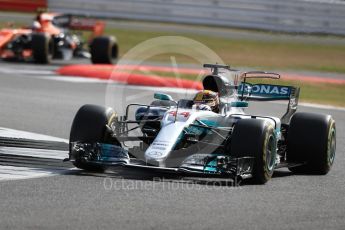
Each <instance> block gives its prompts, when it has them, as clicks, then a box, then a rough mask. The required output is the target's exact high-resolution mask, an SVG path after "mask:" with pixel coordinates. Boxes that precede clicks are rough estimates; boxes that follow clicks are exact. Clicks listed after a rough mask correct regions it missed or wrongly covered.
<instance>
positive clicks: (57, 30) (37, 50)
mask: <svg viewBox="0 0 345 230" xmlns="http://www.w3.org/2000/svg"><path fill="white" fill-rule="evenodd" d="M104 26H105V24H104V22H102V21H97V20H93V19H88V18H82V17H79V18H77V17H73V16H71V15H64V14H57V13H40V14H38V15H37V17H36V19H35V21H34V22H33V24H32V26H31V27H27V28H20V29H15V28H5V29H2V30H0V57H1V58H2V59H5V60H22V61H34V62H36V63H42V64H45V63H49V62H50V61H51V60H52V59H64V60H69V59H71V58H73V57H83V58H91V61H92V63H105V64H106V63H112V60H113V59H116V58H117V56H118V45H117V42H116V39H115V37H112V36H103V35H102V34H103V31H104ZM72 30H87V31H91V33H92V34H91V37H90V40H89V42H88V46H89V51H88V50H87V49H86V48H85V47H84V46H85V44H84V41H83V39H82V38H81V37H80V36H79V35H77V34H76V33H72Z"/></svg>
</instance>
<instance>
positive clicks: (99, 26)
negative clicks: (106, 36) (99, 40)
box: [53, 14, 105, 37]
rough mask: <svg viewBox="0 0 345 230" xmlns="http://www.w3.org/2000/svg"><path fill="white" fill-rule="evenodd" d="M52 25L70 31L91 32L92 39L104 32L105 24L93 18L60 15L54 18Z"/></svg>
mask: <svg viewBox="0 0 345 230" xmlns="http://www.w3.org/2000/svg"><path fill="white" fill-rule="evenodd" d="M53 24H54V25H56V26H57V27H62V28H68V29H72V30H85V31H91V32H92V37H96V36H100V35H102V34H103V32H104V28H105V22H104V21H101V20H97V19H94V18H88V17H82V16H74V15H70V14H61V15H56V16H54V19H53Z"/></svg>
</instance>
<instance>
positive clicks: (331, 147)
mask: <svg viewBox="0 0 345 230" xmlns="http://www.w3.org/2000/svg"><path fill="white" fill-rule="evenodd" d="M335 149H336V138H335V129H334V128H332V129H331V132H330V136H329V139H328V163H329V164H330V165H332V164H333V161H334V158H335Z"/></svg>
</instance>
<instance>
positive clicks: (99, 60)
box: [90, 36, 119, 64]
mask: <svg viewBox="0 0 345 230" xmlns="http://www.w3.org/2000/svg"><path fill="white" fill-rule="evenodd" d="M90 53H91V61H92V63H94V64H111V63H112V62H113V59H116V58H117V57H118V53H119V50H118V45H117V42H116V39H115V37H112V36H110V37H96V38H94V39H93V40H92V42H91V44H90Z"/></svg>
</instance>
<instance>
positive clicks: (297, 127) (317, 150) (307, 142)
mask: <svg viewBox="0 0 345 230" xmlns="http://www.w3.org/2000/svg"><path fill="white" fill-rule="evenodd" d="M335 151H336V128H335V121H334V120H333V118H332V117H331V116H330V115H323V114H313V113H296V114H295V115H294V116H293V117H292V118H291V121H290V127H289V130H288V138H287V160H288V162H289V163H302V164H303V165H301V166H297V167H290V168H289V170H290V171H292V172H295V173H306V174H317V175H325V174H327V173H328V172H329V170H330V169H331V167H332V165H333V162H334V158H335Z"/></svg>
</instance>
